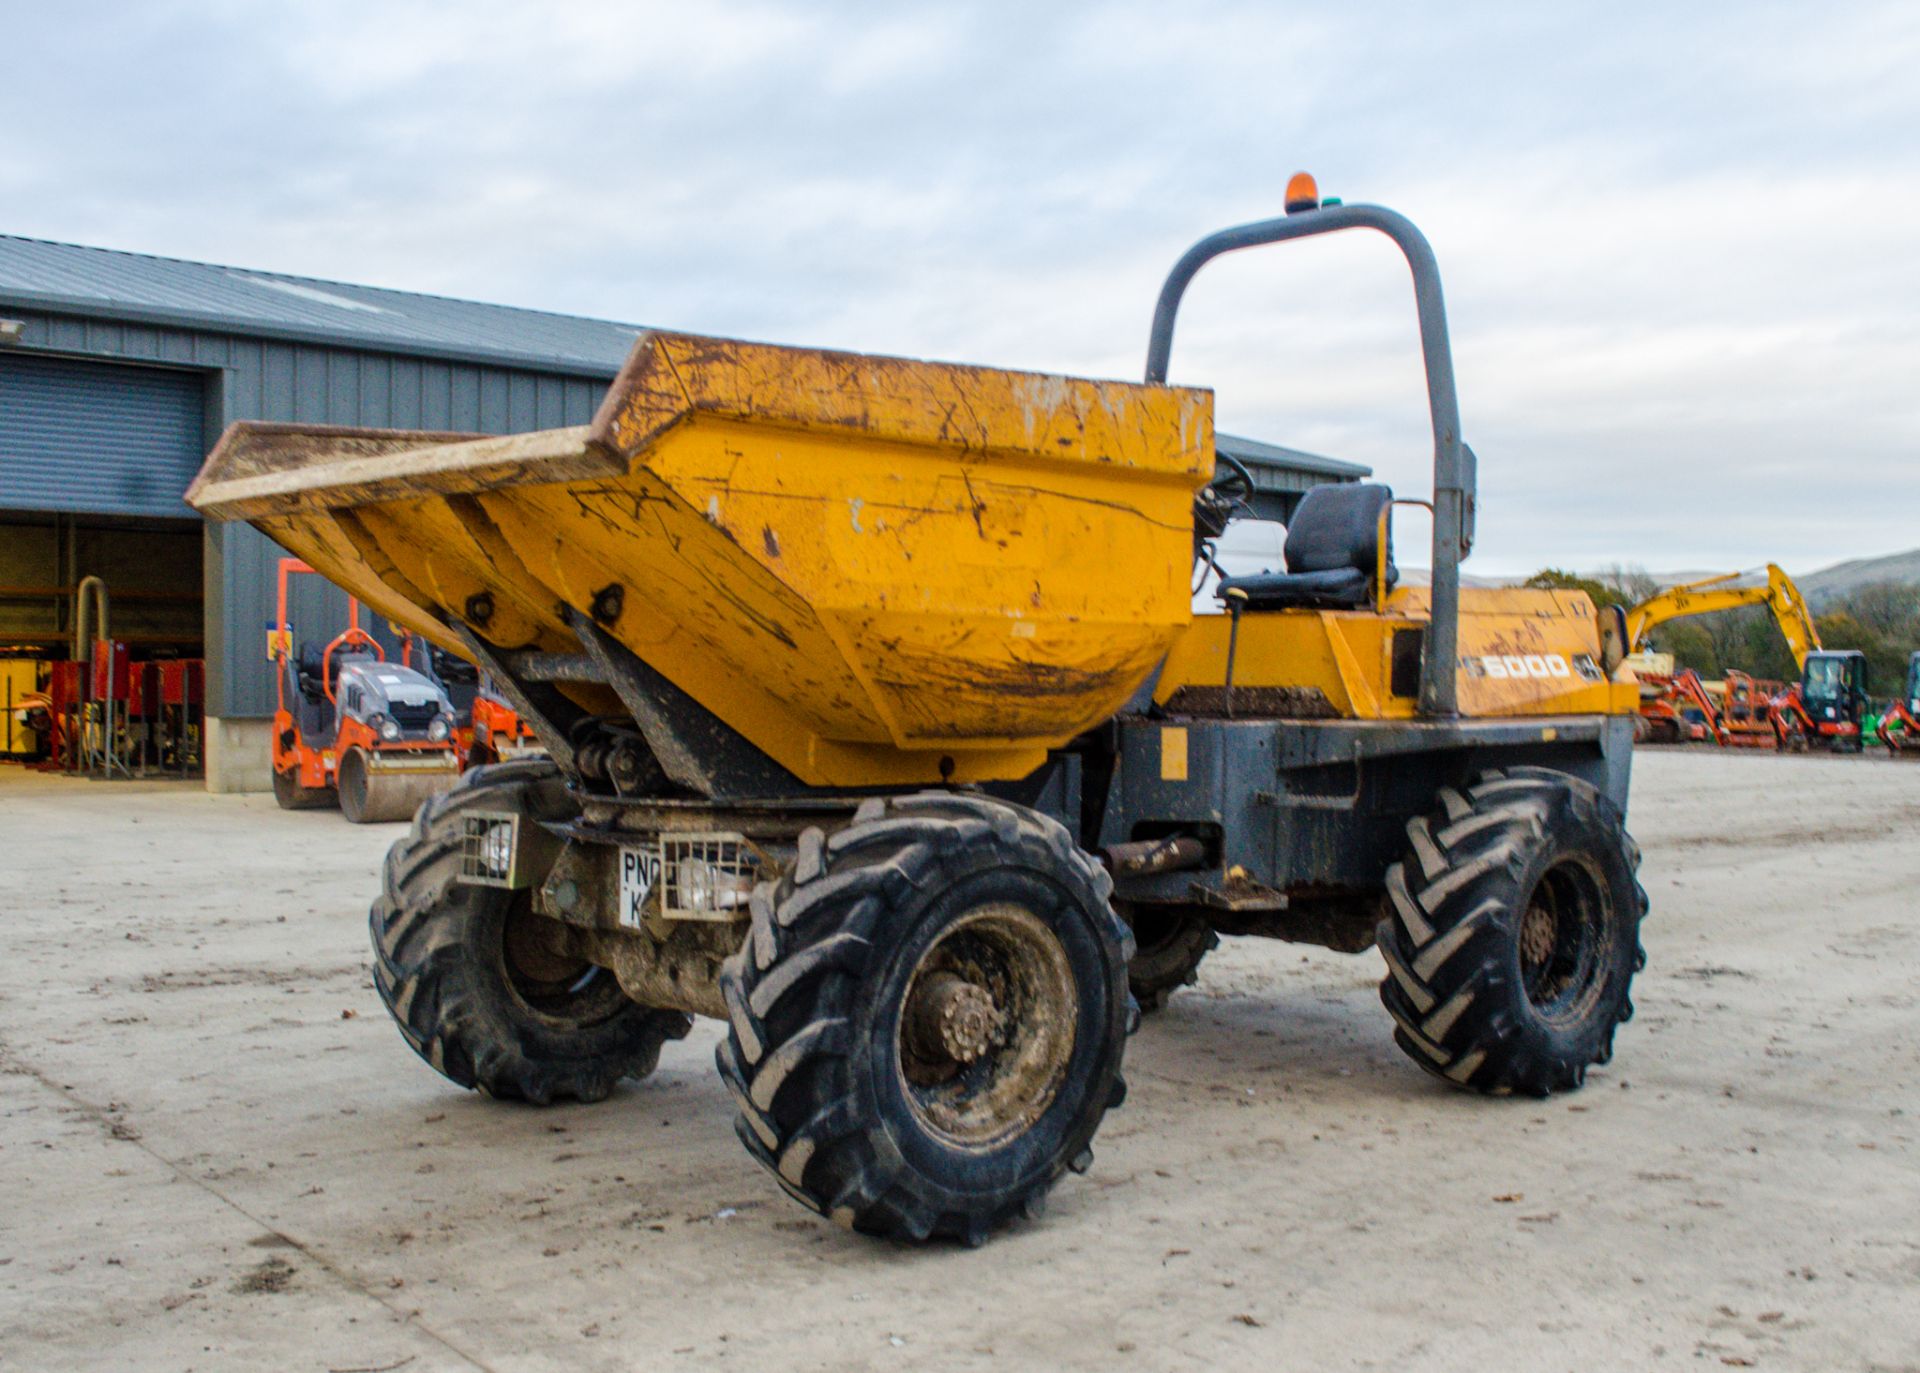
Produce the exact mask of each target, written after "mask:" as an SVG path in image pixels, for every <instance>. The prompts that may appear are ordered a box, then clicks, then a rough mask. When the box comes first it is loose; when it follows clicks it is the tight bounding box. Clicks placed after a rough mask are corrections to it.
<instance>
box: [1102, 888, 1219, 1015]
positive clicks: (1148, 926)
mask: <svg viewBox="0 0 1920 1373" xmlns="http://www.w3.org/2000/svg"><path fill="white" fill-rule="evenodd" d="M1122 916H1123V918H1124V919H1125V920H1126V922H1127V925H1128V927H1129V928H1131V929H1132V930H1133V940H1134V945H1135V948H1134V955H1133V959H1132V961H1130V962H1129V963H1128V964H1127V985H1128V987H1129V988H1130V989H1131V990H1132V992H1133V996H1134V1000H1136V1001H1138V1002H1139V1003H1140V1009H1141V1010H1142V1011H1157V1010H1159V1009H1160V1008H1161V1007H1163V1006H1165V1005H1166V1004H1167V999H1168V998H1169V997H1171V996H1172V995H1173V994H1174V993H1175V992H1177V991H1179V990H1180V989H1181V988H1182V987H1191V986H1192V985H1193V984H1194V983H1195V982H1197V981H1199V979H1200V962H1201V960H1202V959H1204V958H1205V957H1206V956H1207V955H1208V954H1210V953H1212V952H1213V951H1214V950H1215V949H1217V948H1219V947H1220V936H1219V935H1218V934H1217V933H1215V931H1214V928H1213V926H1211V925H1209V924H1208V923H1207V922H1206V921H1205V920H1203V919H1201V918H1200V917H1199V916H1197V915H1195V914H1193V913H1192V912H1191V911H1189V910H1186V909H1184V908H1181V907H1178V906H1154V905H1140V904H1133V905H1128V906H1126V907H1124V908H1123V910H1122Z"/></svg>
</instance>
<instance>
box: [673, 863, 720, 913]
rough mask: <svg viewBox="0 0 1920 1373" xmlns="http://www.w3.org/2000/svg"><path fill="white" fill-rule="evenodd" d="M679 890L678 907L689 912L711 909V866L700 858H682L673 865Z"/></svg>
mask: <svg viewBox="0 0 1920 1373" xmlns="http://www.w3.org/2000/svg"><path fill="white" fill-rule="evenodd" d="M674 877H675V878H676V879H677V881H678V885H679V888H680V891H679V896H680V907H681V909H682V910H689V911H710V910H712V909H713V865H712V864H711V863H708V862H707V861H705V860H704V859H700V858H682V859H681V860H680V861H679V862H678V863H677V864H675V865H674Z"/></svg>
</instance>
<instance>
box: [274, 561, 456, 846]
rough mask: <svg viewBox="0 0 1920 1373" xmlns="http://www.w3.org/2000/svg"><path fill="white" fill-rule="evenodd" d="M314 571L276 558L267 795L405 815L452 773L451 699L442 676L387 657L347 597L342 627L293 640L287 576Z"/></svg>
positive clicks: (386, 816) (354, 816) (374, 816)
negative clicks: (324, 635) (326, 637)
mask: <svg viewBox="0 0 1920 1373" xmlns="http://www.w3.org/2000/svg"><path fill="white" fill-rule="evenodd" d="M302 575H305V576H318V575H319V574H318V573H316V572H315V571H314V570H313V568H311V567H309V566H308V565H307V564H306V563H304V562H302V561H301V560H300V559H298V558H282V559H281V560H280V589H279V599H278V611H277V614H276V616H275V619H274V628H273V629H272V630H271V631H269V633H268V635H267V657H268V660H269V661H271V662H272V663H273V664H274V667H275V671H274V684H275V692H276V702H277V706H276V709H275V711H274V715H273V796H274V800H276V801H277V802H279V804H280V806H281V808H282V809H284V810H304V809H308V808H310V807H315V806H325V805H332V804H335V803H336V802H337V803H338V805H339V807H340V812H341V814H343V815H345V816H346V817H347V819H349V820H351V821H353V822H354V823H355V824H361V823H364V822H368V821H375V820H405V819H407V818H409V817H411V816H412V814H413V812H414V809H415V808H416V807H417V806H418V805H419V804H420V803H421V802H422V801H424V800H426V798H427V797H429V796H432V795H435V794H436V793H438V792H442V791H445V790H446V789H447V788H449V787H451V786H452V785H453V783H454V780H455V779H456V778H457V777H458V776H459V775H460V756H459V754H458V753H457V752H456V750H455V739H454V725H455V718H454V711H453V704H452V702H451V701H450V700H449V699H448V696H447V693H446V691H445V689H444V688H442V687H441V686H440V684H439V683H438V682H436V681H434V680H433V679H432V678H431V677H428V676H427V675H426V674H425V673H422V672H419V671H416V670H415V669H413V668H411V667H408V666H406V665H404V664H401V663H389V662H388V661H387V652H386V649H385V648H383V647H382V646H381V645H380V641H379V640H377V639H375V638H374V637H373V635H371V634H369V633H368V632H367V631H366V630H364V629H362V628H361V627H360V602H359V601H358V599H349V600H348V602H347V628H346V629H345V630H343V631H342V632H341V633H339V634H338V635H336V636H334V638H333V639H331V640H330V641H328V642H326V643H325V644H324V645H323V644H321V642H320V641H318V640H315V639H308V640H305V641H303V642H302V643H301V645H300V648H299V651H298V652H295V650H294V635H293V625H292V623H291V622H290V621H289V620H288V618H287V583H288V579H289V578H291V577H294V576H302Z"/></svg>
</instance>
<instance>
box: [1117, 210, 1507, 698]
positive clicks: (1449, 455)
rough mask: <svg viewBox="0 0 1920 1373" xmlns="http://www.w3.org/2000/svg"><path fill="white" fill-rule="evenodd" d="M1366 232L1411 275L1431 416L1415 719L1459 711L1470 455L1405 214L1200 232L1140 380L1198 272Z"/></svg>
mask: <svg viewBox="0 0 1920 1373" xmlns="http://www.w3.org/2000/svg"><path fill="white" fill-rule="evenodd" d="M1343 229H1374V230H1377V231H1378V232H1380V233H1383V234H1385V235H1386V236H1387V237H1388V238H1390V239H1392V240H1393V242H1394V244H1395V245H1396V246H1397V247H1398V248H1399V249H1400V252H1401V254H1402V255H1403V256H1404V257H1405V258H1406V260H1407V266H1408V267H1409V268H1410V269H1411V270H1412V272H1413V297H1414V305H1415V307H1416V308H1417V310H1418V311H1419V316H1420V353H1421V356H1422V358H1423V359H1424V360H1425V363H1426V371H1427V409H1428V411H1429V413H1430V415H1431V416H1432V420H1433V600H1432V622H1431V623H1430V624H1429V625H1428V627H1427V643H1426V651H1425V652H1424V653H1423V654H1422V655H1421V658H1420V713H1421V714H1422V715H1429V716H1436V717H1446V716H1453V715H1457V714H1458V713H1459V707H1458V702H1457V695H1456V692H1455V674H1456V672H1457V670H1458V658H1459V640H1460V562H1461V560H1462V559H1464V558H1465V557H1466V556H1467V554H1468V553H1469V552H1470V551H1472V548H1473V516H1474V480H1475V473H1474V468H1475V462H1474V456H1473V450H1472V449H1471V448H1468V447H1467V445H1466V444H1465V443H1464V442H1463V441H1462V440H1461V437H1460V400H1459V396H1458V395H1457V394H1456V393H1455V390H1454V384H1453V349H1452V347H1451V345H1450V344H1449V343H1448V341H1447V307H1446V302H1445V300H1444V298H1443V297H1442V295H1441V292H1440V268H1439V265H1438V264H1437V263H1436V262H1435V261H1434V257H1433V249H1432V247H1431V246H1429V245H1428V243H1427V240H1426V236H1425V235H1423V234H1422V233H1421V232H1420V231H1419V230H1418V229H1417V228H1415V227H1414V225H1413V221H1411V220H1409V219H1407V218H1406V217H1405V216H1404V215H1400V214H1397V213H1395V212H1394V211H1392V210H1388V209H1384V208H1382V207H1381V206H1378V205H1338V204H1335V205H1318V204H1316V205H1314V206H1313V207H1311V208H1306V209H1298V210H1290V211H1289V212H1288V214H1287V215H1286V216H1285V217H1284V218H1281V219H1263V220H1260V221H1258V222H1256V223H1253V224H1242V225H1239V226H1237V227H1235V228H1231V229H1222V230H1220V231H1219V232H1218V233H1213V234H1208V235H1207V236H1206V237H1205V238H1203V239H1201V240H1200V241H1199V242H1198V243H1196V244H1194V245H1193V246H1192V247H1191V248H1189V249H1187V251H1186V253H1185V254H1184V255H1183V256H1182V257H1181V258H1180V260H1179V261H1178V262H1176V263H1175V264H1174V265H1173V270H1172V271H1171V272H1169V273H1168V274H1167V280H1166V283H1165V284H1164V285H1163V286H1161V288H1160V299H1159V302H1158V303H1157V304H1156V305H1155V306H1154V309H1153V332H1152V335H1151V336H1150V339H1149V342H1148V344H1147V381H1148V382H1149V383H1151V384H1154V385H1165V384H1166V380H1167V360H1168V357H1169V356H1170V355H1171V353H1172V352H1173V322H1174V317H1175V316H1176V315H1177V314H1178V313H1179V310H1180V299H1181V297H1182V296H1184V295H1185V294H1186V291H1187V286H1188V285H1189V284H1190V283H1191V282H1192V281H1193V279H1194V277H1195V276H1196V275H1198V274H1199V271H1200V269H1201V268H1202V267H1204V266H1206V265H1207V264H1208V263H1209V262H1211V261H1213V259H1215V258H1216V257H1219V256H1221V255H1222V254H1224V253H1231V252H1237V251H1239V250H1240V249H1242V248H1257V247H1260V246H1262V245H1264V244H1268V243H1284V242H1287V241H1288V240H1290V239H1296V238H1308V237H1311V236H1313V235H1315V234H1331V233H1338V232H1340V231H1341V230H1343Z"/></svg>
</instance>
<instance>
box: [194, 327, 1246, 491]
mask: <svg viewBox="0 0 1920 1373" xmlns="http://www.w3.org/2000/svg"><path fill="white" fill-rule="evenodd" d="M769 373H773V374H778V375H780V376H783V377H787V378H790V379H791V380H793V381H794V382H796V383H798V384H795V385H789V386H781V387H775V388H773V389H772V393H771V395H766V394H763V393H761V392H760V391H759V390H758V388H757V387H756V378H761V377H764V376H765V375H767V374H769ZM967 378H975V379H980V380H985V379H988V378H992V379H994V380H995V381H996V382H998V383H999V384H1007V385H1014V384H1022V385H1027V386H1033V385H1036V384H1037V385H1043V386H1049V387H1053V388H1056V389H1058V390H1059V391H1060V392H1061V394H1062V395H1063V396H1076V397H1078V398H1079V399H1080V400H1081V401H1082V402H1084V403H1086V404H1100V405H1104V406H1107V407H1109V408H1111V407H1113V406H1116V405H1119V406H1124V405H1125V404H1126V403H1127V402H1128V401H1129V400H1130V399H1133V398H1137V393H1140V392H1142V391H1145V390H1148V389H1150V388H1145V387H1142V386H1141V385H1139V384H1138V383H1131V382H1092V381H1079V380H1075V379H1072V378H1066V377H1055V376H1051V375H1048V374H1043V373H1009V372H999V371H991V370H990V369H983V368H973V367H964V366H961V365H957V364H943V363H928V362H919V361H915V360H913V359H905V358H887V357H877V356H869V355H865V354H856V353H831V352H823V351H821V350H817V349H806V348H786V347H779V346H776V345H771V344H748V343H739V342H736V341H734V340H730V339H714V338H702V337H698V336H694V335H686V334H667V333H660V332H651V333H646V334H642V335H641V336H640V337H639V339H637V340H636V342H635V344H634V349H633V352H632V354H631V355H630V356H629V357H628V359H627V362H626V364H625V366H624V367H622V369H621V371H620V374H619V375H618V377H616V378H615V380H614V382H613V384H612V385H611V386H610V387H609V388H608V391H607V395H606V398H605V399H604V400H603V401H602V402H601V405H600V409H599V411H598V412H597V413H596V414H595V416H594V418H593V421H592V422H591V423H590V424H586V425H578V426H574V427H571V428H565V429H552V430H543V431H537V432H534V433H526V434H511V435H504V436H493V437H487V436H476V435H471V434H459V433H440V432H426V431H418V430H403V429H362V428H353V427H349V426H340V425H294V424H281V423H263V422H259V421H251V420H243V421H239V422H237V423H234V424H232V425H229V426H228V427H227V430H226V432H225V433H224V434H222V435H221V437H220V441H219V442H218V443H217V444H216V445H215V446H214V449H213V451H212V452H211V453H210V454H209V455H208V457H207V461H206V462H205V464H204V465H203V466H202V467H201V470H200V473H199V475H198V476H197V477H196V478H195V479H194V481H193V484H192V485H191V486H190V487H188V489H187V494H186V501H187V504H188V505H189V506H191V507H192V508H193V509H195V510H197V511H199V512H200V513H201V514H202V515H204V516H206V517H207V518H209V519H212V520H223V521H224V520H250V519H258V518H261V517H263V516H272V515H289V514H298V513H300V512H303V511H311V510H326V509H338V508H342V507H351V506H356V505H366V504H375V503H379V502H382V501H387V500H396V499H406V498H409V497H415V496H420V495H423V494H427V493H442V494H451V493H459V492H475V491H486V490H491V489H495V488H497V487H501V486H510V485H515V484H520V483H545V482H560V481H575V480H581V479H592V478H608V477H616V478H617V477H623V476H625V475H627V473H628V472H629V471H630V469H631V465H632V463H633V461H634V460H635V459H636V458H637V457H638V456H639V455H640V454H641V453H642V452H643V451H644V450H645V449H646V448H647V447H649V446H650V445H651V444H652V443H654V442H655V441H656V440H657V439H658V438H659V437H660V436H661V435H662V434H664V433H665V432H666V431H667V430H669V429H671V428H673V427H674V426H675V425H678V424H680V423H683V422H685V421H687V420H689V419H691V418H692V417H693V416H695V415H697V414H705V415H711V416H714V417H717V418H725V419H737V420H744V421H750V422H753V423H756V424H761V425H767V426H771V427H785V428H798V429H811V430H827V431H835V430H838V431H843V432H844V431H849V430H857V431H859V432H861V433H863V434H864V435H865V436H867V437H869V438H873V439H879V440H883V441H884V440H893V441H899V442H904V443H912V444H920V445H931V446H939V447H946V448H952V447H958V448H960V449H962V450H963V451H965V450H971V451H980V452H983V453H984V452H985V451H988V450H989V449H992V448H995V447H1001V448H1006V447H1009V446H1011V447H1021V446H1022V445H1008V444H1005V443H996V442H995V440H996V437H997V436H995V435H994V434H992V433H990V432H987V431H986V430H985V429H984V428H982V429H980V430H978V431H976V432H972V433H968V432H966V431H965V430H964V429H957V428H955V423H954V414H955V411H956V408H958V407H960V406H962V405H964V403H965V399H966V398H965V396H964V395H961V394H958V393H956V394H955V395H954V396H953V397H951V398H950V400H951V401H952V402H953V403H947V402H946V401H943V398H942V396H941V394H940V388H939V386H938V384H937V383H939V382H940V381H941V380H943V379H944V380H945V381H946V383H947V386H948V389H950V390H951V389H956V388H959V389H964V388H962V387H961V386H960V383H961V382H962V381H963V380H964V379H967ZM1152 389H1165V388H1152ZM882 394H884V395H886V396H890V397H895V398H898V397H900V396H912V397H916V398H921V403H920V405H919V408H917V409H916V408H901V407H899V406H894V407H884V406H877V405H876V403H875V402H876V401H877V400H878V399H879V398H880V396H881V395H882ZM1181 394H1182V397H1183V403H1182V405H1181V407H1180V408H1181V411H1182V414H1183V420H1182V423H1181V425H1180V429H1181V433H1180V435H1179V436H1178V439H1177V440H1176V446H1177V449H1178V451H1177V452H1174V453H1163V454H1161V455H1160V456H1159V458H1158V460H1157V461H1155V462H1153V463H1151V464H1149V465H1148V471H1147V472H1143V473H1142V475H1147V474H1148V473H1149V472H1151V473H1152V474H1154V475H1159V474H1161V473H1165V474H1166V475H1170V476H1177V477H1180V478H1183V479H1185V480H1186V481H1187V484H1189V485H1192V484H1197V483H1196V482H1195V481H1194V479H1195V478H1202V479H1204V476H1205V475H1206V474H1207V473H1208V472H1209V471H1210V470H1211V459H1212V424H1211V405H1210V399H1211V397H1210V393H1208V392H1206V391H1202V390H1195V389H1190V388H1186V389H1182V391H1181ZM803 397H804V403H801V398H803ZM882 416H884V417H882ZM1067 417H1068V418H1073V419H1074V420H1075V422H1076V423H1077V424H1078V425H1079V426H1080V427H1081V428H1084V419H1085V417H1084V415H1082V414H1080V413H1079V412H1078V411H1070V412H1069V415H1068V416H1067ZM1028 451H1030V452H1031V451H1032V450H1031V449H1029V450H1028ZM1033 456H1034V457H1036V458H1038V459H1040V460H1042V461H1046V460H1052V461H1063V462H1078V461H1085V460H1087V458H1086V455H1085V454H1076V453H1071V452H1059V453H1055V452H1045V453H1041V452H1034V453H1033ZM1169 459H1171V461H1169ZM1101 460H1103V461H1108V460H1111V459H1110V458H1107V457H1105V456H1104V455H1103V456H1102V458H1101ZM1155 469H1157V470H1155Z"/></svg>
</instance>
